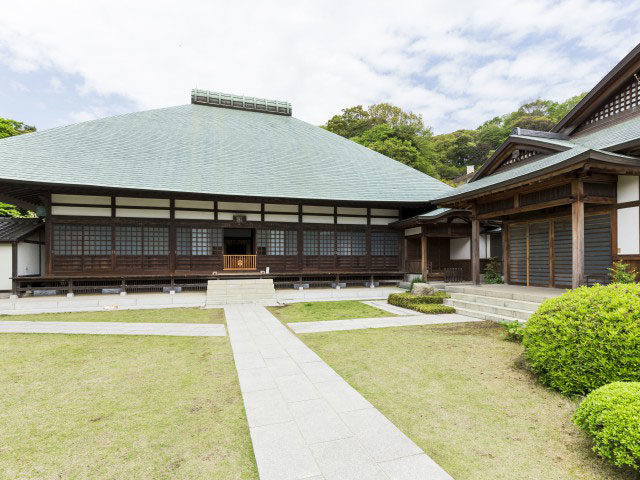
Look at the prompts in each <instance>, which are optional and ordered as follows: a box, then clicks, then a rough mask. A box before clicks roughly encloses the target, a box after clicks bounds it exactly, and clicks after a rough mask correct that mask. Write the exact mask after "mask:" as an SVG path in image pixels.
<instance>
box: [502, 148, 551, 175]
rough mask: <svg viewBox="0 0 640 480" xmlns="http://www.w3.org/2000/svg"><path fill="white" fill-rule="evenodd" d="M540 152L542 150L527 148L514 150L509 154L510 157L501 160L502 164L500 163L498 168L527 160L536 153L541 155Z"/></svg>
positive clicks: (504, 167)
mask: <svg viewBox="0 0 640 480" xmlns="http://www.w3.org/2000/svg"><path fill="white" fill-rule="evenodd" d="M542 153H543V152H541V151H539V150H528V149H518V150H514V152H513V154H512V155H511V157H509V158H508V159H506V160H505V161H504V162H502V165H500V168H499V170H503V169H506V168H510V167H512V166H514V165H516V164H517V163H520V162H522V161H524V160H527V159H529V158H532V157H535V156H536V155H542Z"/></svg>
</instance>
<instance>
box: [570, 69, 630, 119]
mask: <svg viewBox="0 0 640 480" xmlns="http://www.w3.org/2000/svg"><path fill="white" fill-rule="evenodd" d="M637 106H638V81H637V80H636V79H635V78H632V79H631V80H630V81H629V83H627V84H626V85H625V86H624V87H622V88H621V89H620V90H618V91H617V92H616V93H615V94H613V95H612V96H611V97H609V99H608V100H607V103H605V104H604V105H603V106H602V107H600V109H599V110H598V111H597V112H595V113H593V114H592V115H591V116H590V117H589V118H587V119H586V120H585V121H584V122H582V124H581V125H580V127H586V126H588V125H591V124H594V123H596V122H599V121H601V120H604V119H607V118H611V117H613V116H615V115H618V114H620V113H622V112H626V111H628V110H631V109H634V108H636V107H637Z"/></svg>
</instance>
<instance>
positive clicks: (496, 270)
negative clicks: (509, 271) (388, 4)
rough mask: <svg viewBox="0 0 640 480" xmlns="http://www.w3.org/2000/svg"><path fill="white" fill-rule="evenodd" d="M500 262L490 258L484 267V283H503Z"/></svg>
mask: <svg viewBox="0 0 640 480" xmlns="http://www.w3.org/2000/svg"><path fill="white" fill-rule="evenodd" d="M500 270H501V269H500V260H498V259H497V258H495V257H492V258H491V259H490V260H489V261H488V262H487V265H486V266H485V267H484V283H489V284H499V283H504V281H503V280H502V273H501V271H500Z"/></svg>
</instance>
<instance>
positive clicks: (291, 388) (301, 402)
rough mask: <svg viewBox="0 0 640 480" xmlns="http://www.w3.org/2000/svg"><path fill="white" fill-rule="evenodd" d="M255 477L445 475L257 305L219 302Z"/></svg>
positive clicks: (403, 479) (337, 479)
mask: <svg viewBox="0 0 640 480" xmlns="http://www.w3.org/2000/svg"><path fill="white" fill-rule="evenodd" d="M225 314H226V317H227V327H228V329H229V338H230V341H231V347H232V349H233V355H234V359H235V363H236V368H237V371H238V378H239V380H240V388H241V390H242V396H243V399H244V405H245V410H246V412H247V419H248V422H249V430H250V433H251V440H252V442H253V449H254V453H255V457H256V461H257V464H258V470H259V473H260V478H261V480H301V479H306V480H322V479H324V480H347V479H349V480H357V479H366V480H376V479H394V480H416V479H424V480H444V479H449V480H450V479H451V477H450V476H449V475H448V474H447V473H446V472H445V471H444V470H442V468H440V467H439V466H438V465H437V464H436V463H435V462H433V460H431V458H429V457H428V456H427V455H426V454H425V453H424V452H423V451H422V450H421V449H420V448H419V447H418V446H417V445H416V444H414V443H413V442H412V441H411V440H410V439H409V438H407V437H406V436H405V435H404V434H403V433H402V432H401V431H400V430H398V428H397V427H396V426H395V425H393V424H392V423H391V422H390V421H389V420H388V419H387V418H386V417H385V416H384V415H382V414H381V413H380V412H379V411H378V410H377V409H376V408H374V407H373V406H372V405H371V404H370V403H369V402H368V401H367V400H365V398H364V397H362V396H361V395H360V394H359V393H358V392H357V391H356V390H354V389H353V388H352V387H351V386H350V385H349V384H348V383H347V382H346V381H344V380H343V379H342V378H341V377H340V376H339V375H338V374H337V373H335V372H334V371H333V370H332V369H331V367H329V366H328V365H327V364H326V363H324V362H323V361H322V360H321V359H320V357H318V356H317V355H316V354H315V353H314V352H313V351H312V350H311V349H309V348H308V347H307V346H306V345H305V344H304V343H303V342H302V341H301V340H299V339H298V338H297V337H296V336H295V335H293V334H292V333H291V332H290V331H289V330H288V329H287V328H286V327H285V326H284V325H282V324H281V323H280V321H278V319H276V318H275V317H274V316H273V315H271V313H269V312H268V311H267V310H266V309H265V308H264V307H260V306H255V305H232V306H226V307H225Z"/></svg>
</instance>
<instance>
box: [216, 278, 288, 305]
mask: <svg viewBox="0 0 640 480" xmlns="http://www.w3.org/2000/svg"><path fill="white" fill-rule="evenodd" d="M240 303H253V304H258V305H271V304H275V303H276V290H275V288H274V285H273V280H272V279H261V278H260V279H258V278H255V279H242V280H209V282H208V283H207V303H206V306H207V307H216V306H220V305H228V304H240Z"/></svg>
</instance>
